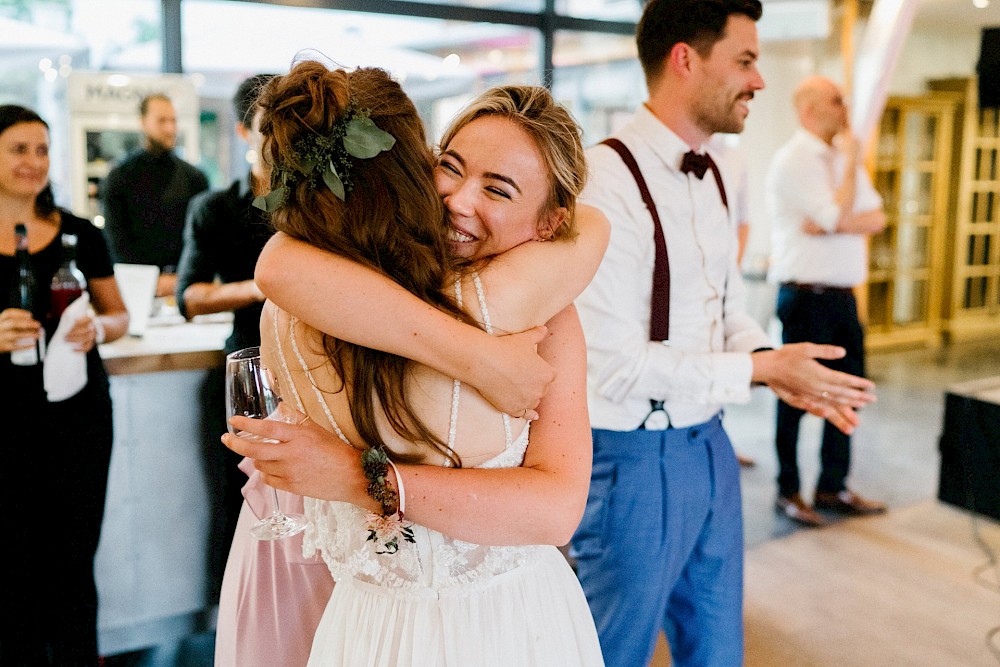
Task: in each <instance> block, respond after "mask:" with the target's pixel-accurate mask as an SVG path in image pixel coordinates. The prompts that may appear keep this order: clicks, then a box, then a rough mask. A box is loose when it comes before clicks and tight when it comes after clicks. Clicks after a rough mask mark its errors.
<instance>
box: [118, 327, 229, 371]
mask: <svg viewBox="0 0 1000 667" xmlns="http://www.w3.org/2000/svg"><path fill="white" fill-rule="evenodd" d="M232 330H233V324H232V314H231V313H219V314H216V315H205V316H199V317H195V318H194V319H193V320H192V321H190V322H186V321H185V320H184V318H183V317H181V316H180V315H170V316H166V317H160V318H156V319H153V320H150V323H149V327H148V328H147V329H146V333H145V334H144V335H143V336H142V337H141V338H137V337H135V336H129V335H126V336H123V337H122V338H119V339H118V340H116V341H114V342H113V343H107V344H105V345H101V348H100V352H101V358H102V359H104V366H105V367H106V368H107V369H108V373H109V374H110V375H132V374H136V373H161V372H164V371H188V370H201V369H205V368H213V367H215V366H221V365H222V363H223V361H224V360H225V354H224V353H223V346H224V344H225V341H226V338H228V337H229V334H230V333H231V332H232Z"/></svg>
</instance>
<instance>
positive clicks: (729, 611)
mask: <svg viewBox="0 0 1000 667" xmlns="http://www.w3.org/2000/svg"><path fill="white" fill-rule="evenodd" d="M593 436H594V467H593V472H592V475H591V484H590V494H589V496H588V498H587V507H586V510H585V512H584V516H583V521H582V522H581V523H580V527H579V528H578V529H577V531H576V534H575V535H574V536H573V540H572V542H571V550H570V554H571V556H573V557H574V558H575V559H576V563H577V575H578V576H579V578H580V583H581V585H582V586H583V590H584V593H586V595H587V601H588V602H589V603H590V609H591V612H592V613H593V615H594V622H595V623H596V625H597V633H598V635H599V636H600V640H601V649H602V650H603V652H604V659H605V661H606V663H607V665H608V666H609V667H616V666H620V667H642V666H644V665H646V664H648V663H649V661H650V659H651V658H652V656H653V651H654V649H655V647H656V638H657V636H658V634H659V630H660V629H661V628H662V629H663V630H664V631H665V632H666V635H667V640H668V641H669V643H670V651H671V657H672V663H673V664H674V665H676V666H677V667H687V666H689V665H704V666H718V667H738V666H739V665H742V664H743V515H742V505H741V500H740V479H739V464H738V463H737V461H736V455H735V454H734V453H733V448H732V445H731V444H730V442H729V437H728V436H727V435H726V432H725V430H723V428H722V420H721V418H720V417H719V416H716V417H713V418H712V419H710V420H709V421H707V422H705V423H704V424H699V425H696V426H691V427H688V428H683V429H667V430H664V431H645V430H637V431H606V430H601V429H595V430H594V431H593Z"/></svg>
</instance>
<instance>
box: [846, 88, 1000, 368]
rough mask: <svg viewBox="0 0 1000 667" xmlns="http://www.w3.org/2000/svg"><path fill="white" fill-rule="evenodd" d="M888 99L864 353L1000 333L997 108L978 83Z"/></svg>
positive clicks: (876, 158)
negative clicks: (880, 219)
mask: <svg viewBox="0 0 1000 667" xmlns="http://www.w3.org/2000/svg"><path fill="white" fill-rule="evenodd" d="M928 89H929V92H928V93H927V94H926V95H923V96H920V97H891V98H889V100H888V103H887V105H886V109H885V112H884V114H883V116H882V121H881V124H880V126H879V129H878V137H877V141H876V142H875V145H874V155H873V157H872V160H871V162H870V164H871V166H872V174H873V180H874V182H875V187H876V188H877V189H878V191H879V193H881V195H882V197H883V200H884V202H885V211H886V217H887V221H888V222H887V225H886V229H885V231H883V232H882V233H880V234H877V235H874V236H872V238H871V242H870V245H869V279H868V283H867V286H866V287H867V290H866V292H865V293H864V294H863V298H862V303H865V302H867V303H866V305H865V306H862V307H863V308H864V309H865V312H867V315H868V346H869V347H870V348H874V349H879V348H887V347H900V346H912V345H935V344H937V343H939V342H940V341H942V340H945V341H952V340H965V339H971V338H983V337H989V336H996V335H998V334H1000V109H996V108H986V109H980V108H979V101H978V97H977V85H976V80H975V79H968V78H961V79H943V80H938V81H930V82H928Z"/></svg>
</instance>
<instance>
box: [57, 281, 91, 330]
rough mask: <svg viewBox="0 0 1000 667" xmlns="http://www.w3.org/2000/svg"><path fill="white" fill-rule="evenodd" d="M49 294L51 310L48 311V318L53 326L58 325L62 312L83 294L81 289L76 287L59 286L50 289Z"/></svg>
mask: <svg viewBox="0 0 1000 667" xmlns="http://www.w3.org/2000/svg"><path fill="white" fill-rule="evenodd" d="M50 293H51V295H52V296H51V304H52V305H51V308H50V309H49V318H50V319H51V321H52V322H53V323H55V324H58V323H59V318H60V317H62V314H63V312H64V311H65V310H66V308H68V307H69V304H71V303H73V302H74V301H76V300H77V299H78V298H80V295H82V294H83V289H82V288H80V287H79V286H77V285H73V286H69V285H66V286H61V287H55V286H53V287H52V291H51V292H50Z"/></svg>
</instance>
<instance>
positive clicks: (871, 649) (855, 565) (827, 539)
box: [650, 500, 1000, 667]
mask: <svg viewBox="0 0 1000 667" xmlns="http://www.w3.org/2000/svg"><path fill="white" fill-rule="evenodd" d="M976 534H978V536H979V538H980V539H981V540H982V541H983V543H985V545H986V546H987V548H989V549H990V550H992V552H993V553H994V554H1000V525H998V524H997V523H996V522H993V521H990V520H987V519H983V518H979V519H978V520H977V521H976V522H975V525H974V523H973V518H972V516H971V515H970V514H969V513H967V512H965V511H964V510H959V509H956V508H953V507H951V506H949V505H945V504H942V503H939V502H937V501H933V500H929V501H925V502H921V503H918V504H916V505H913V506H910V507H905V508H901V509H895V510H892V511H891V512H890V513H889V514H887V515H885V516H881V517H872V518H865V519H851V520H846V521H841V522H839V523H837V524H835V525H832V526H828V527H825V528H823V529H819V530H809V531H799V532H797V533H795V534H793V535H790V536H788V537H785V538H782V539H778V540H773V541H769V542H766V543H764V544H761V545H758V546H756V547H754V548H752V549H750V550H749V551H748V552H747V559H746V602H745V606H744V609H745V622H746V665H748V666H749V667H756V666H759V667H765V666H766V667H774V666H782V667H784V666H794V667H812V666H817V667H824V666H827V665H830V666H832V665H836V666H838V667H854V666H857V667H862V666H863V667H868V666H870V665H906V666H907V667H922V666H926V667H939V666H952V665H954V666H962V667H980V666H981V667H997V665H998V664H1000V655H995V654H994V653H993V652H991V650H990V649H989V648H988V647H987V643H986V642H987V634H988V633H989V632H990V631H991V629H993V628H996V627H998V626H1000V581H998V576H1000V565H998V564H996V563H994V565H993V566H992V567H990V566H989V560H988V557H987V553H986V551H984V550H983V548H982V546H981V545H980V544H978V543H977V539H976V537H975V535H976ZM993 646H994V647H995V650H997V651H1000V636H994V637H993ZM669 663H670V660H669V656H668V653H667V647H666V644H665V643H664V642H663V641H662V640H661V642H660V645H659V646H658V647H657V653H656V655H655V656H654V658H653V661H652V662H651V663H650V664H651V667H652V666H656V667H662V666H664V665H668V664H669Z"/></svg>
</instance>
